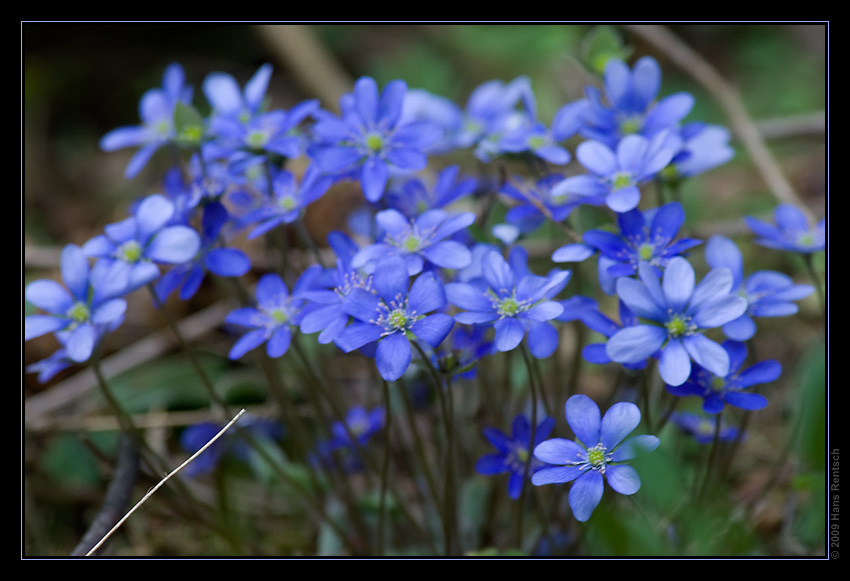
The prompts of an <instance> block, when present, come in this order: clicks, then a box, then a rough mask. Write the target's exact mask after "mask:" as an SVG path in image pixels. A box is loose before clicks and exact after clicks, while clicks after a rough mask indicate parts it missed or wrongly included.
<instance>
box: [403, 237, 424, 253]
mask: <svg viewBox="0 0 850 581" xmlns="http://www.w3.org/2000/svg"><path fill="white" fill-rule="evenodd" d="M421 244H422V241H421V240H420V239H419V237H418V236H413V235H411V236H408V237H407V238H405V239H404V242H402V246H403V247H404V249H405V250H407V251H408V252H416V251H417V250H419V248H420V247H421Z"/></svg>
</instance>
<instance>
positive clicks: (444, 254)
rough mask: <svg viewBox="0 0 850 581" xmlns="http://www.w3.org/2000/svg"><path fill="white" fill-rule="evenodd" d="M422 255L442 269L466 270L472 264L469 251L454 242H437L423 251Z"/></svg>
mask: <svg viewBox="0 0 850 581" xmlns="http://www.w3.org/2000/svg"><path fill="white" fill-rule="evenodd" d="M422 255H423V256H424V257H425V258H426V259H428V261H430V262H431V263H433V264H435V265H437V266H439V267H441V268H451V269H460V268H466V267H467V266H469V265H470V263H471V262H472V254H471V253H470V251H469V249H468V248H467V247H466V246H464V245H463V244H461V243H460V242H455V241H454V240H444V241H442V242H437V243H436V244H433V245H431V246H429V247H427V248H425V249H423V250H422Z"/></svg>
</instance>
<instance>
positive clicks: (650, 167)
mask: <svg viewBox="0 0 850 581" xmlns="http://www.w3.org/2000/svg"><path fill="white" fill-rule="evenodd" d="M666 141H667V134H666V133H660V134H658V135H657V136H655V137H654V138H652V139H647V138H645V137H643V136H641V135H627V136H626V137H624V138H623V139H622V140H621V141H620V142H618V143H617V145H616V148H614V149H612V148H611V147H609V146H608V145H606V144H604V143H602V142H599V141H584V142H582V143H580V144H579V146H578V147H577V148H576V157H577V158H578V160H579V162H581V164H582V165H583V166H584V167H585V168H586V169H587V170H589V172H590V173H586V174H581V175H575V176H570V177H568V178H566V179H565V180H563V181H562V182H561V183H559V184H557V185H555V186H554V187H553V188H552V195H553V196H561V195H566V194H574V195H577V196H602V197H604V199H605V204H606V205H607V206H608V207H609V208H611V209H612V210H614V211H615V212H628V211H629V210H633V209H634V208H636V207H637V205H638V202H640V185H641V184H643V183H644V182H646V181H647V180H650V179H652V178H653V177H654V176H655V174H657V173H658V172H659V171H661V170H662V169H664V168H665V167H666V166H667V164H668V163H670V160H671V159H673V155H674V153H675V150H674V149H672V148H670V147H668V144H667V142H666Z"/></svg>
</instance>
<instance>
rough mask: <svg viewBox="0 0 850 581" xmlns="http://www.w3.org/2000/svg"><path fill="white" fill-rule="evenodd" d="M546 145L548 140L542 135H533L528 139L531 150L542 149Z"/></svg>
mask: <svg viewBox="0 0 850 581" xmlns="http://www.w3.org/2000/svg"><path fill="white" fill-rule="evenodd" d="M544 145H546V139H545V138H543V137H541V136H540V135H533V136H531V137H529V138H528V146H529V147H530V148H531V149H540V148H541V147H543V146H544Z"/></svg>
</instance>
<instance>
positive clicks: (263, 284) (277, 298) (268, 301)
mask: <svg viewBox="0 0 850 581" xmlns="http://www.w3.org/2000/svg"><path fill="white" fill-rule="evenodd" d="M256 292H257V303H258V304H259V305H261V306H263V307H266V308H270V309H273V308H276V307H280V306H283V305H284V304H285V303H286V299H287V297H289V290H288V289H287V288H286V283H284V282H283V279H282V278H280V276H279V275H277V274H275V273H268V274H264V275H263V276H262V277H261V278H260V280H259V281H257V291H256Z"/></svg>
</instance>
